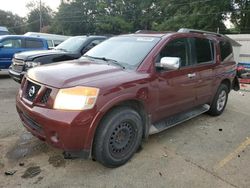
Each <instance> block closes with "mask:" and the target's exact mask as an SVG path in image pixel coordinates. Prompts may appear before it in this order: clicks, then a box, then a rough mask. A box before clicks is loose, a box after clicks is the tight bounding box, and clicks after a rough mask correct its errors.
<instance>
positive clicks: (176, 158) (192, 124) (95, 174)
mask: <svg viewBox="0 0 250 188" xmlns="http://www.w3.org/2000/svg"><path fill="white" fill-rule="evenodd" d="M18 87H19V84H17V83H15V82H14V81H13V80H11V79H10V78H9V77H8V76H7V74H4V73H2V72H0V187H11V188H12V187H14V188H15V187H50V188H57V187H58V188H59V187H60V188H61V187H100V188H102V187H103V188H104V187H107V188H112V187H117V188H118V187H119V188H120V187H124V188H128V187H129V188H133V187H143V188H144V187H145V188H147V187H148V188H151V187H171V188H175V187H178V188H180V187H185V188H189V187H190V188H195V187H197V188H201V187H205V188H206V187H207V188H210V187H212V188H216V187H219V188H224V187H229V188H230V187H242V188H249V187H250V178H249V177H250V175H249V174H250V162H249V160H250V123H249V122H250V115H249V112H250V87H248V86H247V87H242V89H243V91H240V92H231V93H230V96H229V101H228V106H227V108H226V110H225V112H224V114H223V115H221V116H220V117H210V116H208V115H206V114H204V115H201V116H199V117H197V118H195V119H192V120H190V121H187V122H185V123H182V124H180V125H178V126H176V127H173V128H171V129H169V130H167V131H165V132H162V133H160V134H157V135H154V136H151V137H150V138H149V140H148V141H147V142H145V143H144V144H143V149H142V150H141V151H140V152H138V153H136V154H135V155H134V157H133V158H132V159H131V161H129V162H128V163H127V164H126V165H124V166H122V167H120V168H116V169H108V168H105V167H103V166H102V165H100V164H99V163H97V162H94V161H91V160H83V159H75V160H65V159H64V158H63V156H62V151H60V150H57V149H54V148H52V147H50V146H48V145H46V144H45V143H43V142H41V141H40V140H38V139H36V138H35V137H33V136H32V135H31V134H29V133H28V132H27V131H26V130H25V129H24V128H23V126H22V125H21V122H20V120H19V117H18V115H17V113H16V109H15V95H16V92H17V89H18ZM6 174H8V175H6Z"/></svg>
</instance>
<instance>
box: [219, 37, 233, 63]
mask: <svg viewBox="0 0 250 188" xmlns="http://www.w3.org/2000/svg"><path fill="white" fill-rule="evenodd" d="M220 51H221V61H225V60H226V59H227V57H229V56H230V55H232V53H233V50H232V46H231V44H230V42H228V41H221V42H220Z"/></svg>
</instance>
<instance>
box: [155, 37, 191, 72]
mask: <svg viewBox="0 0 250 188" xmlns="http://www.w3.org/2000/svg"><path fill="white" fill-rule="evenodd" d="M163 57H178V58H180V59H181V67H185V66H188V65H189V46H188V41H187V39H186V38H180V39H174V40H172V41H170V42H169V43H168V44H167V45H166V46H165V47H164V48H163V49H162V50H161V52H160V53H159V54H158V56H157V58H156V63H159V62H160V61H161V58H163Z"/></svg>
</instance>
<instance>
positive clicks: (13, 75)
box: [9, 68, 26, 83]
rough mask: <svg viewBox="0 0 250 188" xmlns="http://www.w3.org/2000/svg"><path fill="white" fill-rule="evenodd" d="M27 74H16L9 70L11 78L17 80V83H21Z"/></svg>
mask: <svg viewBox="0 0 250 188" xmlns="http://www.w3.org/2000/svg"><path fill="white" fill-rule="evenodd" d="M25 74H26V72H21V73H18V72H15V71H13V70H12V69H11V68H10V69H9V75H10V77H11V78H12V79H13V80H15V81H16V82H18V83H21V81H22V79H23V76H24V75H25Z"/></svg>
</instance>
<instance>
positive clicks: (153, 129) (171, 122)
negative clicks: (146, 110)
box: [149, 104, 210, 135]
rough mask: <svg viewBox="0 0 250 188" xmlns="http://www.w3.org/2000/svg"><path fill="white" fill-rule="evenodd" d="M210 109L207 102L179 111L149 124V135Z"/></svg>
mask: <svg viewBox="0 0 250 188" xmlns="http://www.w3.org/2000/svg"><path fill="white" fill-rule="evenodd" d="M209 109H210V106H209V105H208V104H204V105H202V106H198V107H196V108H193V109H192V110H190V111H187V112H184V113H180V114H177V115H174V116H171V117H169V118H167V119H164V120H163V121H160V122H158V123H156V124H154V125H151V127H150V129H149V135H152V134H156V133H159V132H161V131H164V130H166V129H169V128H171V127H173V126H175V125H177V124H180V123H183V122H185V121H187V120H190V119H192V118H194V117H196V116H199V115H201V114H203V113H204V112H207V111H208V110H209Z"/></svg>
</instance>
